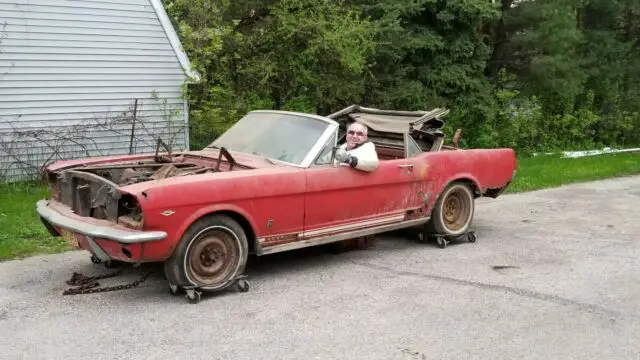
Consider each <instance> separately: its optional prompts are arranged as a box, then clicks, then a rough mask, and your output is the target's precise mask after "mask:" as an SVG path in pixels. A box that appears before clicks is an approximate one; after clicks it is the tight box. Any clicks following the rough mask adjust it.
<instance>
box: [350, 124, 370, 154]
mask: <svg viewBox="0 0 640 360" xmlns="http://www.w3.org/2000/svg"><path fill="white" fill-rule="evenodd" d="M366 140H367V129H366V128H365V127H364V126H362V125H360V124H358V123H353V124H351V126H349V128H348V129H347V149H353V148H354V147H356V146H358V145H359V144H362V143H363V142H365V141H366Z"/></svg>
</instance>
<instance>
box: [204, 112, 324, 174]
mask: <svg viewBox="0 0 640 360" xmlns="http://www.w3.org/2000/svg"><path fill="white" fill-rule="evenodd" d="M328 126H329V124H328V123H327V122H324V121H322V120H320V119H315V118H313V117H307V116H304V115H296V114H285V113H276V112H273V113H272V112H252V113H249V114H247V115H245V116H244V117H243V118H242V119H240V120H238V122H237V123H235V124H234V125H233V126H232V127H231V128H229V129H228V130H227V131H226V132H225V133H224V134H222V135H221V136H220V137H219V138H217V139H216V140H215V141H214V142H212V143H211V145H209V146H208V147H217V148H220V147H223V146H224V147H225V148H227V149H228V150H232V151H237V152H243V153H248V154H255V155H260V156H264V157H267V158H270V159H275V160H280V161H285V162H288V163H292V164H297V165H301V163H302V162H303V161H304V159H305V157H306V156H307V154H308V153H309V151H310V150H311V148H312V147H313V146H314V145H315V143H316V142H317V141H318V139H319V138H320V136H322V134H323V133H324V131H325V130H326V129H327V127H328Z"/></svg>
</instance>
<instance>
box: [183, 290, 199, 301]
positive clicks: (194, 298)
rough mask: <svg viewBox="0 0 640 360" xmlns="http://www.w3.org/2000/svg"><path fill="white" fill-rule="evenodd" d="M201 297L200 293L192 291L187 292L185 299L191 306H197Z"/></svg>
mask: <svg viewBox="0 0 640 360" xmlns="http://www.w3.org/2000/svg"><path fill="white" fill-rule="evenodd" d="M201 297H202V293H201V292H200V291H196V290H194V289H189V290H187V295H186V298H187V300H189V302H190V303H192V304H197V303H199V302H200V298H201Z"/></svg>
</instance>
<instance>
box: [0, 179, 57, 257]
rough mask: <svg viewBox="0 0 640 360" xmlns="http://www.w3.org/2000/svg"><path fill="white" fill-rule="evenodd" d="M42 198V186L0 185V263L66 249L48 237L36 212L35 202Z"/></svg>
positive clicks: (44, 189) (54, 239)
mask: <svg viewBox="0 0 640 360" xmlns="http://www.w3.org/2000/svg"><path fill="white" fill-rule="evenodd" d="M46 197H48V191H47V189H46V187H44V186H42V185H36V184H25V183H20V184H0V261H2V260H7V259H15V258H21V257H25V256H29V255H35V254H46V253H56V252H60V251H64V250H67V249H69V247H68V246H67V245H66V243H65V242H64V241H63V240H62V238H60V237H53V236H51V235H49V233H48V232H47V230H46V229H45V228H44V226H43V225H42V222H40V218H39V217H38V214H37V213H36V210H35V205H36V201H37V200H40V199H43V198H46Z"/></svg>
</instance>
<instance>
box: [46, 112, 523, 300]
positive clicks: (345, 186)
mask: <svg viewBox="0 0 640 360" xmlns="http://www.w3.org/2000/svg"><path fill="white" fill-rule="evenodd" d="M443 114H446V111H441V110H440V109H436V110H434V111H431V112H398V111H385V110H377V109H367V108H362V107H359V106H351V107H349V108H346V109H344V110H343V111H340V112H338V113H335V114H332V115H330V116H327V117H322V116H316V115H309V114H301V113H292V112H282V111H255V112H251V113H249V114H247V115H246V116H245V117H244V118H243V119H241V120H240V121H239V122H238V123H237V124H235V125H234V126H233V127H232V128H231V129H229V130H228V131H227V132H226V133H225V134H223V135H222V136H220V137H219V138H218V139H216V141H214V142H213V143H212V145H211V146H210V147H207V148H205V149H203V150H201V151H186V152H181V153H178V154H162V155H159V154H158V153H157V152H156V154H145V155H132V156H111V157H97V158H90V159H78V160H70V161H59V162H56V163H54V164H51V165H50V166H48V167H47V168H46V174H47V179H48V181H49V184H50V187H51V191H52V193H53V196H52V198H51V199H48V200H41V201H39V202H38V203H37V211H38V212H39V214H40V216H41V218H42V219H43V222H44V224H45V225H46V227H47V228H48V229H49V231H50V232H51V233H52V234H53V235H56V236H61V235H62V236H64V237H65V238H66V239H67V240H68V241H69V242H70V243H72V244H73V245H74V246H76V247H78V248H81V249H84V250H86V251H88V252H90V253H91V254H92V255H93V256H94V257H97V258H99V259H101V260H104V261H106V260H119V261H124V262H130V263H143V262H164V263H165V273H166V276H167V278H168V280H169V282H170V283H171V284H173V285H179V286H185V287H192V288H197V289H202V290H205V291H207V290H210V291H213V290H219V289H222V288H225V287H227V286H229V285H230V284H232V283H234V281H236V279H238V278H239V277H240V276H241V275H242V273H243V272H244V268H245V264H246V260H247V256H248V254H249V253H254V254H256V255H258V256H260V255H265V254H271V253H276V252H281V251H287V250H292V249H297V248H302V247H307V246H314V245H319V244H326V243H331V242H337V241H341V240H347V239H352V238H357V237H361V236H367V235H372V234H377V233H381V232H386V231H390V230H396V229H402V228H409V227H420V228H424V229H427V228H429V225H431V229H432V230H433V231H435V232H438V233H443V224H444V223H442V222H443V221H444V222H446V221H448V220H446V216H449V215H447V214H445V212H446V211H447V210H446V209H445V207H446V206H449V205H450V204H446V206H445V204H444V203H443V201H444V200H443V194H444V192H445V190H447V189H450V188H451V187H452V185H456V186H458V187H459V194H458V195H457V196H458V198H457V200H456V198H453V200H451V201H450V202H456V201H457V204H458V206H462V205H464V204H462V203H463V202H464V201H466V200H465V194H466V192H465V191H467V190H465V189H468V193H469V194H472V196H473V198H472V199H471V201H472V202H471V203H470V204H469V203H466V205H464V206H467V208H468V209H467V210H468V211H467V213H466V215H465V214H463V215H464V216H466V217H465V218H464V219H462V220H463V221H462V220H455V219H454V220H455V221H458V224H462V225H459V226H458V228H457V229H454V227H453V226H449V225H447V226H449V228H446V229H444V230H446V231H444V235H459V233H462V232H468V231H469V226H470V223H471V218H472V216H473V211H474V209H475V208H474V207H473V199H475V198H477V197H480V196H490V197H497V196H499V195H500V194H501V192H502V191H503V190H504V189H505V188H506V187H507V186H508V184H509V183H510V182H511V181H512V178H513V176H514V174H515V171H516V159H515V154H514V151H513V150H512V149H469V150H463V149H455V148H452V147H447V146H444V145H443V138H444V135H443V134H442V132H441V131H440V130H439V129H440V127H441V126H442V124H443V122H442V121H441V120H440V117H441V116H442V115H443ZM356 119H357V120H360V121H362V122H364V123H366V124H367V125H368V126H369V128H370V135H369V139H370V140H371V141H373V142H374V143H375V144H376V147H377V150H378V154H379V159H380V163H379V168H378V169H377V170H375V171H373V172H364V171H359V170H355V169H351V168H348V167H343V166H334V162H333V157H332V151H333V150H334V149H335V146H336V145H337V144H338V142H339V140H340V133H341V132H344V126H345V124H346V123H347V122H348V121H353V120H356ZM403 129H406V130H403ZM322 159H325V160H324V161H323V160H322ZM326 159H329V160H328V161H327V160H326ZM456 189H458V188H456ZM439 200H440V202H438V201H439ZM461 204H462V205H461ZM453 205H455V204H453ZM453 205H452V206H453ZM436 211H437V213H438V219H439V220H434V213H435V212H436ZM454 220H452V221H454ZM438 221H440V222H441V223H438ZM460 221H462V222H460ZM434 222H435V224H434ZM450 223H451V224H454V223H453V222H450ZM434 225H435V227H434ZM434 229H435V230H434ZM447 229H448V230H447ZM458 230H459V231H458ZM447 231H448V233H447ZM456 231H457V232H456Z"/></svg>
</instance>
